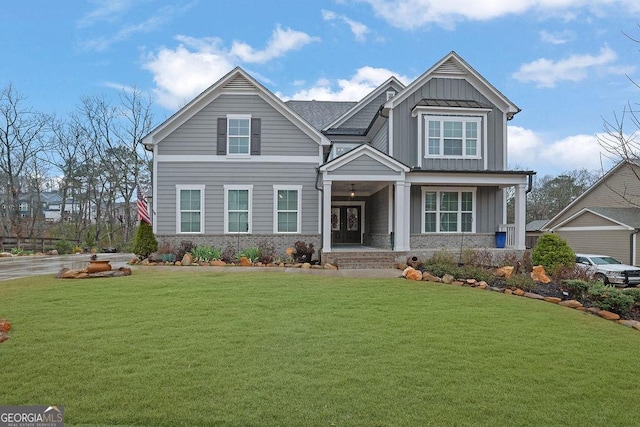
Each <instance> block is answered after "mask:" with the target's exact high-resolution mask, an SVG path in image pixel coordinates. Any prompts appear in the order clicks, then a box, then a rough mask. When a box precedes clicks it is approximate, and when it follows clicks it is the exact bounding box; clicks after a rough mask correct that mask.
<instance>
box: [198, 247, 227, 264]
mask: <svg viewBox="0 0 640 427" xmlns="http://www.w3.org/2000/svg"><path fill="white" fill-rule="evenodd" d="M221 253H222V250H221V249H219V248H214V247H212V246H198V247H196V248H194V249H193V250H192V251H191V255H193V259H194V261H196V262H210V261H213V260H215V259H220V254H221Z"/></svg>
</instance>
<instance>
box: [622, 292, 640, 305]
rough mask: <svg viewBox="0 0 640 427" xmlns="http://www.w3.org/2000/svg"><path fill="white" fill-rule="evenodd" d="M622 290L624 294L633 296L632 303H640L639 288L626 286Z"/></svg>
mask: <svg viewBox="0 0 640 427" xmlns="http://www.w3.org/2000/svg"><path fill="white" fill-rule="evenodd" d="M622 292H624V293H625V294H626V295H629V296H630V297H631V298H633V302H634V303H636V304H640V288H627V289H624V290H623V291H622Z"/></svg>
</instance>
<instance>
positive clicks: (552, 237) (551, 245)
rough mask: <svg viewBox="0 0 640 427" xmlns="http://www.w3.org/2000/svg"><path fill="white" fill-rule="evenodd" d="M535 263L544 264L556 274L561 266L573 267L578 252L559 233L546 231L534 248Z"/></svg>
mask: <svg viewBox="0 0 640 427" xmlns="http://www.w3.org/2000/svg"><path fill="white" fill-rule="evenodd" d="M532 255H533V263H534V264H535V265H542V266H544V268H545V269H546V270H547V271H548V272H550V273H551V274H554V273H555V272H556V271H557V270H558V269H559V268H561V267H571V266H573V265H574V264H575V262H576V254H575V253H574V252H573V249H571V248H570V247H569V245H568V244H567V241H566V240H564V239H563V238H562V237H560V236H558V235H557V234H552V233H546V234H543V235H542V236H540V238H539V239H538V241H537V243H536V246H535V247H534V248H533V253H532Z"/></svg>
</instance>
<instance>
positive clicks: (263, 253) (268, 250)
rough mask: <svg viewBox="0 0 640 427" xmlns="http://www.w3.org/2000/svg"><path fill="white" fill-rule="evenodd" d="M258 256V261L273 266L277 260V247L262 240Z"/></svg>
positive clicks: (259, 244)
mask: <svg viewBox="0 0 640 427" xmlns="http://www.w3.org/2000/svg"><path fill="white" fill-rule="evenodd" d="M258 254H259V255H258V261H260V262H261V263H263V264H271V263H272V262H273V261H274V260H275V259H276V246H275V245H274V244H273V242H271V241H269V240H266V239H263V240H260V241H259V242H258Z"/></svg>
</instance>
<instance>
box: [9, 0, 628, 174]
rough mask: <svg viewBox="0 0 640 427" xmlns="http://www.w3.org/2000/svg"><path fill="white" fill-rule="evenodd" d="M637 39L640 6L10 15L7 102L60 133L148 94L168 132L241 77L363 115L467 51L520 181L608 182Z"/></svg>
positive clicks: (91, 4)
mask: <svg viewBox="0 0 640 427" xmlns="http://www.w3.org/2000/svg"><path fill="white" fill-rule="evenodd" d="M639 24H640V1H638V0H482V1H478V0H315V1H307V0H282V1H280V0H272V1H264V0H254V1H252V0H233V1H229V0H224V1H218V0H59V1H51V0H20V1H18V0H5V1H4V2H3V5H2V7H1V8H0V52H1V53H0V88H4V87H7V85H9V84H11V85H12V86H13V87H14V89H16V90H17V91H18V92H19V93H20V94H21V95H23V96H25V97H26V101H25V103H26V104H27V105H29V106H31V107H32V108H33V109H34V110H36V111H40V112H43V113H49V114H55V115H56V116H58V117H60V118H64V117H68V116H69V114H71V113H72V112H73V111H74V110H76V109H77V108H78V106H79V105H80V104H81V100H82V98H83V97H86V96H105V97H107V98H108V99H114V100H116V101H117V99H118V96H119V94H121V93H122V91H123V90H124V91H126V90H131V89H132V88H135V89H137V90H139V91H141V92H143V93H145V94H147V95H149V96H150V97H151V99H152V100H153V113H154V124H159V123H161V122H162V121H163V120H165V119H166V118H167V117H169V116H170V115H171V114H173V113H174V112H176V111H177V110H178V109H179V108H180V107H181V106H183V105H185V103H187V102H188V101H189V100H191V99H192V98H193V97H195V96H196V95H197V94H199V93H200V92H202V91H203V90H205V89H206V88H207V87H209V86H210V85H212V84H213V83H215V82H216V81H217V80H218V79H219V78H220V77H222V76H223V75H225V74H226V73H227V72H229V71H230V70H231V69H233V68H234V67H235V66H241V67H242V68H243V69H244V70H246V71H247V72H248V73H250V74H251V75H252V76H254V77H255V78H256V79H257V80H258V81H260V82H261V83H262V84H263V85H264V86H266V87H267V88H268V89H269V90H271V91H272V92H273V93H275V94H276V95H278V96H280V97H281V98H282V99H284V100H288V99H315V100H345V101H358V100H360V99H362V98H363V97H364V96H365V95H366V94H367V93H369V92H370V91H371V90H372V89H374V88H375V87H377V86H378V85H380V84H381V83H383V82H384V81H385V80H387V79H388V78H389V77H390V76H392V75H393V76H396V77H397V78H398V79H400V81H402V82H403V83H405V84H408V83H410V82H411V81H412V80H413V79H415V78H416V77H418V76H420V75H421V74H422V73H424V72H425V71H426V70H428V69H429V68H430V67H431V66H432V65H434V64H435V63H436V62H437V61H439V60H440V59H441V58H443V57H444V56H445V55H447V54H448V53H449V52H451V51H456V52H457V53H458V54H459V55H460V56H461V57H462V58H463V59H464V60H465V61H466V62H467V63H468V64H469V65H471V66H472V67H473V68H474V69H475V70H476V71H477V72H479V73H480V74H481V75H483V76H484V77H485V78H486V79H487V80H488V81H489V82H491V84H493V85H494V86H495V87H496V88H497V89H498V90H500V91H501V92H502V93H503V94H504V95H505V96H507V98H509V99H510V100H511V101H512V102H513V103H515V104H516V105H517V106H518V107H519V108H521V110H522V111H521V112H520V113H518V114H517V115H516V116H515V117H514V118H513V120H511V121H510V122H509V126H508V132H509V152H508V156H509V165H510V167H511V168H513V169H520V170H522V169H526V170H534V171H537V172H538V176H539V177H541V176H544V175H554V176H555V175H559V174H561V173H563V172H567V171H572V170H575V169H583V168H584V169H587V170H590V171H597V170H602V169H603V168H604V170H605V171H606V170H607V169H608V168H609V167H611V160H610V159H608V158H607V157H606V156H603V155H602V151H603V150H602V148H601V147H600V145H599V144H598V139H599V137H600V138H601V137H602V134H603V132H604V130H603V124H604V121H605V120H607V121H610V122H611V121H615V117H616V116H617V117H620V116H621V114H622V112H623V110H624V109H625V108H627V109H628V108H629V105H631V106H632V107H635V105H636V100H638V99H640V87H638V86H636V82H640V68H639V67H638V64H639V60H640V43H639V42H638V41H637V40H640V26H639ZM609 157H610V156H609Z"/></svg>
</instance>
